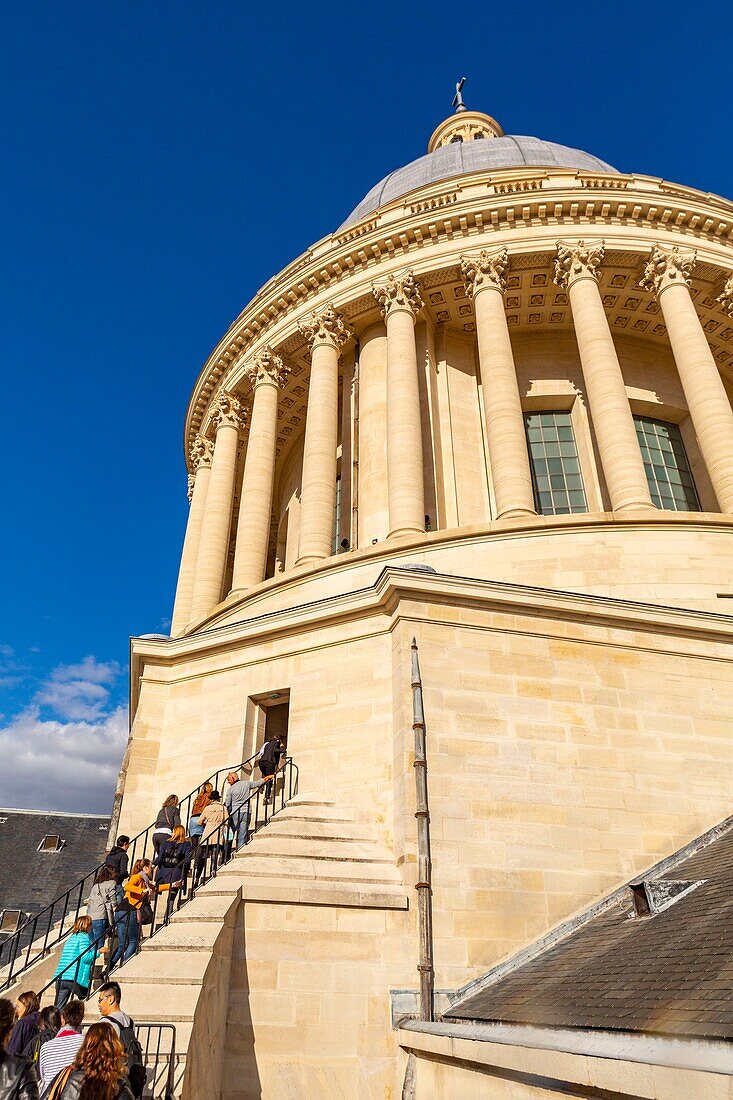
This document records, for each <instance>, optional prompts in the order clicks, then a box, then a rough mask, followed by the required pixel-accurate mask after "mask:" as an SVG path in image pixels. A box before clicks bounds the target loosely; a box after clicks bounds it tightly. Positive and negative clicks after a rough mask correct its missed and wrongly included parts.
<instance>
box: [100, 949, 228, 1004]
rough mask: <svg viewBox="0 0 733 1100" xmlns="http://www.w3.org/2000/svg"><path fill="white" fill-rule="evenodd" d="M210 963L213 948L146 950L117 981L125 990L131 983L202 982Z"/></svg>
mask: <svg viewBox="0 0 733 1100" xmlns="http://www.w3.org/2000/svg"><path fill="white" fill-rule="evenodd" d="M210 962H211V951H210V950H208V951H207V950H205V949H203V948H202V949H200V950H198V951H195V950H193V951H192V950H191V949H190V948H183V949H181V950H179V951H177V952H176V953H175V954H174V955H171V954H163V952H161V951H147V950H144V951H143V952H141V953H140V954H139V955H136V956H135V958H134V959H130V961H129V962H128V963H126V964H125V966H123V967H121V968H120V971H119V978H118V980H119V982H120V985H124V988H125V990H127V987H128V986H129V985H140V984H151V983H153V982H155V983H158V982H159V983H161V984H165V985H202V984H203V980H204V975H205V974H206V971H207V969H208V967H209V963H210ZM115 978H117V974H115ZM125 1004H127V997H125Z"/></svg>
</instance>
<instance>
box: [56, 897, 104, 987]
mask: <svg viewBox="0 0 733 1100" xmlns="http://www.w3.org/2000/svg"><path fill="white" fill-rule="evenodd" d="M91 930H92V918H91V917H77V919H76V920H75V921H74V927H73V928H72V929H71V935H70V936H69V937H68V939H67V940H66V941H65V943H64V946H63V950H62V951H61V958H60V959H59V963H58V966H57V967H56V970H55V971H54V975H53V976H54V978H55V979H56V1007H57V1008H63V1007H64V1005H65V1004H66V1002H67V1001H68V1000H69V999H70V998H71V997H78V998H79V999H80V1000H82V1001H83V1000H84V998H85V997H86V995H87V993H88V992H89V986H90V985H91V984H92V970H93V968H94V960H95V959H96V957H97V945H96V943H95V942H94V941H93V940H92V937H91V935H90V933H91Z"/></svg>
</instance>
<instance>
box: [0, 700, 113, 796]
mask: <svg viewBox="0 0 733 1100" xmlns="http://www.w3.org/2000/svg"><path fill="white" fill-rule="evenodd" d="M126 742H127V710H126V708H125V707H117V708H116V709H114V710H112V711H110V712H109V713H108V714H105V715H103V716H102V717H101V718H100V719H99V720H98V721H95V722H89V721H78V722H77V721H74V722H64V721H60V720H58V719H46V720H44V719H43V718H41V717H40V713H39V709H38V707H37V706H30V707H27V708H26V709H25V710H23V711H21V712H20V714H16V715H14V716H13V717H12V718H11V719H10V720H9V721H8V723H7V724H6V725H5V726H4V727H3V728H0V759H1V760H4V761H7V762H8V763H9V766H6V767H4V768H2V769H1V770H0V806H5V807H9V806H14V807H20V808H24V809H46V810H51V809H54V810H69V811H71V812H73V811H74V810H77V811H79V812H80V813H100V814H108V813H110V812H111V809H112V799H113V797H114V791H115V784H116V781H117V773H118V771H119V766H120V761H121V759H122V754H123V752H124V749H125V744H126Z"/></svg>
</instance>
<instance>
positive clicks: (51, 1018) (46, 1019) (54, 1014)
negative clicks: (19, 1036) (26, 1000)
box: [23, 1005, 61, 1069]
mask: <svg viewBox="0 0 733 1100" xmlns="http://www.w3.org/2000/svg"><path fill="white" fill-rule="evenodd" d="M60 1027H61V1013H60V1012H59V1010H58V1009H57V1008H56V1006H55V1005H46V1007H45V1008H42V1009H41V1011H40V1012H39V1014H38V1031H37V1032H36V1034H35V1035H34V1036H33V1038H32V1039H31V1041H30V1042H29V1043H26V1045H25V1046H24V1047H23V1058H27V1059H28V1061H29V1062H31V1063H32V1064H33V1065H34V1066H35V1067H36V1069H38V1059H39V1055H40V1053H41V1047H42V1046H44V1045H45V1044H46V1043H48V1042H50V1041H51V1040H53V1039H55V1038H56V1036H57V1034H58V1031H59V1028H60Z"/></svg>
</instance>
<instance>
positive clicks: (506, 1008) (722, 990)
mask: <svg viewBox="0 0 733 1100" xmlns="http://www.w3.org/2000/svg"><path fill="white" fill-rule="evenodd" d="M708 836H710V839H709V840H708V841H707V842H706V843H703V844H702V846H701V847H699V848H698V850H696V851H695V850H694V844H693V845H691V846H688V848H686V849H683V850H682V852H681V853H679V856H680V858H678V859H676V860H675V858H674V857H673V858H672V859H671V860H668V861H665V864H664V871H663V873H661V874H657V875H655V876H647V877H650V878H653V880H654V881H659V882H664V881H670V880H689V881H692V882H694V881H697V880H700V879H703V880H704V883H703V884H702V885H700V886H698V887H697V888H696V889H694V890H692V891H691V892H689V893H687V894H685V895H683V896H681V897H679V898H678V900H677V901H675V902H674V904H672V905H671V906H670V907H669V908H667V909H664V910H662V911H661V912H659V913H657V914H655V915H653V916H651V917H642V918H638V917H636V918H632V917H631V913H632V911H633V903H632V899H631V892H630V890H623V891H620V892H617V894H616V895H612V896H611V898H610V900H609V904H608V905H607V906H606V907H605V908H603V906H601V907H600V911H598V910H599V907H598V906H595V907H594V908H593V910H591V911H589V913H588V915H587V918H586V919H582V918H581V921H580V923H579V924H577V925H576V927H574V929H573V930H572V931H570V932H569V934H567V935H566V936H564V937H563V938H562V939H560V940H559V941H558V942H556V943H554V944H551V945H550V946H549V947H547V948H545V949H543V950H541V951H540V952H539V954H537V955H536V956H535V957H534V958H530V959H529V960H528V961H526V962H522V961H521V958H520V960H519V962H518V965H517V966H516V967H515V968H514V969H511V967H510V968H507V967H501V968H497V973H498V975H499V976H498V978H497V980H496V981H491V975H487V977H486V979H483V981H484V982H486V983H487V984H484V986H483V988H476V991H475V992H470V991H469V990H467V991H466V993H467V995H466V996H464V997H463V998H462V999H459V1000H458V1001H456V1002H455V1003H454V1004H453V1005H452V1006H451V1008H450V1010H449V1012H448V1013H446V1019H449V1020H476V1021H485V1022H488V1021H491V1022H496V1021H501V1022H506V1023H521V1024H534V1025H539V1026H546V1027H566V1028H602V1029H606V1030H608V1029H611V1030H620V1031H636V1032H639V1031H643V1032H646V1033H655V1034H660V1035H678V1036H681V1035H685V1036H690V1037H693V1036H694V1037H698V1038H699V1037H706V1038H711V1039H712V1038H725V1039H731V1038H733V819H728V821H726V822H725V823H724V825H722V826H721V827H720V828H719V830H717V831H713V832H712V833H711V834H708ZM701 839H703V838H701ZM690 849H693V852H692V854H690ZM502 975H503V976H502ZM474 985H475V983H474Z"/></svg>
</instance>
